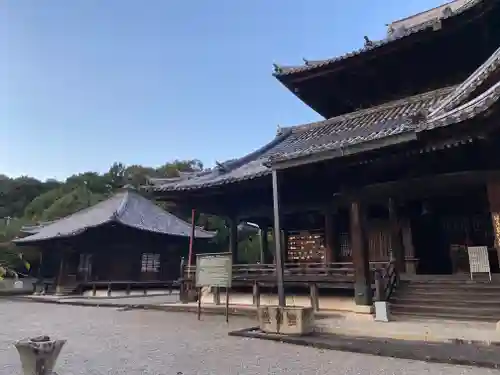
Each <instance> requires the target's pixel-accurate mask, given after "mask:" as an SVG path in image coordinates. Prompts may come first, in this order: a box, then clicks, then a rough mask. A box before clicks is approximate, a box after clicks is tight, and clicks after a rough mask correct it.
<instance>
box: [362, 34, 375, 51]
mask: <svg viewBox="0 0 500 375" xmlns="http://www.w3.org/2000/svg"><path fill="white" fill-rule="evenodd" d="M364 39H365V47H366V48H369V47H373V42H372V41H371V40H370V38H368V37H367V36H366V35H365V36H364Z"/></svg>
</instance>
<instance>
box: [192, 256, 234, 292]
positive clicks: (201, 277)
mask: <svg viewBox="0 0 500 375" xmlns="http://www.w3.org/2000/svg"><path fill="white" fill-rule="evenodd" d="M232 271H233V258H232V254H231V253H217V254H198V255H197V256H196V286H197V287H200V288H201V287H204V286H215V287H223V288H230V287H231V279H232V274H233V272H232Z"/></svg>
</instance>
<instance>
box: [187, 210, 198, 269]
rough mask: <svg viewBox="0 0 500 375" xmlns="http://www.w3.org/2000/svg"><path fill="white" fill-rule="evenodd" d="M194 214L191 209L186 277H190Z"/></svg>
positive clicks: (194, 211)
mask: <svg viewBox="0 0 500 375" xmlns="http://www.w3.org/2000/svg"><path fill="white" fill-rule="evenodd" d="M195 214H196V210H195V209H194V208H193V209H192V210H191V235H190V237H189V254H188V275H189V276H191V262H192V260H193V244H194V233H195V232H194V231H195V222H194V217H195Z"/></svg>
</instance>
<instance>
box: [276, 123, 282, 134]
mask: <svg viewBox="0 0 500 375" xmlns="http://www.w3.org/2000/svg"><path fill="white" fill-rule="evenodd" d="M281 134H283V128H282V127H281V126H280V124H278V125H277V127H276V135H281Z"/></svg>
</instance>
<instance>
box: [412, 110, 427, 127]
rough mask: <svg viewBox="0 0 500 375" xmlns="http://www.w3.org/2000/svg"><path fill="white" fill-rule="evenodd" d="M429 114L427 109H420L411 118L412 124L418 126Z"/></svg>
mask: <svg viewBox="0 0 500 375" xmlns="http://www.w3.org/2000/svg"><path fill="white" fill-rule="evenodd" d="M428 114H429V113H428V112H427V110H425V109H420V110H418V111H417V112H415V113H414V114H413V115H412V116H410V123H411V124H412V125H418V124H420V123H421V122H424V121H425V120H426V119H427V115H428Z"/></svg>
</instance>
